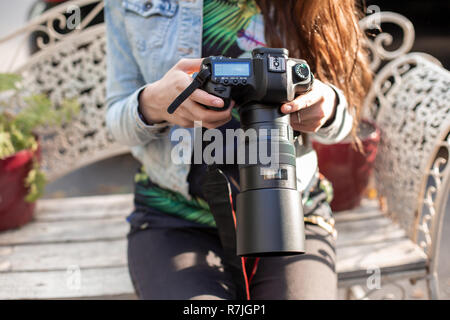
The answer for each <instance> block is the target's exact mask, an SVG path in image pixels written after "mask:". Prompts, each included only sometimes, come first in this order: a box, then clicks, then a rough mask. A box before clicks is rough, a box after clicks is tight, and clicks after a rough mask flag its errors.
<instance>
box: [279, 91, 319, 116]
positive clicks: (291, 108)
mask: <svg viewBox="0 0 450 320" xmlns="http://www.w3.org/2000/svg"><path fill="white" fill-rule="evenodd" d="M323 100H324V97H323V94H322V92H321V91H320V90H311V91H310V92H308V93H305V94H304V95H301V96H298V97H297V98H295V99H294V100H292V101H291V102H289V103H285V104H284V105H282V106H281V111H282V112H283V113H292V112H296V111H299V110H301V109H304V108H307V107H310V106H313V105H314V104H316V103H319V102H321V101H323Z"/></svg>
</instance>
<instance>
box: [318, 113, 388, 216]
mask: <svg viewBox="0 0 450 320" xmlns="http://www.w3.org/2000/svg"><path fill="white" fill-rule="evenodd" d="M358 136H359V138H360V139H361V142H362V144H363V148H364V154H363V153H360V152H359V151H357V150H355V149H354V148H353V146H352V144H351V142H350V141H344V142H341V143H337V144H332V145H324V144H320V143H318V142H316V141H313V147H314V149H315V150H316V152H317V156H318V161H319V171H320V172H321V173H322V174H323V175H324V176H325V177H326V178H327V179H328V180H330V182H331V183H332V184H333V190H334V198H333V201H332V202H331V208H332V209H333V211H342V210H349V209H352V208H355V207H357V206H358V205H359V204H360V202H361V198H362V196H363V194H364V191H365V189H366V187H367V184H368V182H369V178H370V175H371V173H372V170H373V167H374V162H375V157H376V154H377V148H378V143H379V141H380V130H379V129H378V127H377V126H376V125H375V124H374V123H372V122H369V121H362V122H361V125H360V132H359V134H358Z"/></svg>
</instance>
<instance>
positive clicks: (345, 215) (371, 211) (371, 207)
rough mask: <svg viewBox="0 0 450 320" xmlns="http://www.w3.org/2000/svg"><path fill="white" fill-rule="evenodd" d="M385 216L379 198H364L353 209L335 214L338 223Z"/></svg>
mask: <svg viewBox="0 0 450 320" xmlns="http://www.w3.org/2000/svg"><path fill="white" fill-rule="evenodd" d="M381 217H384V215H383V213H382V212H381V210H380V208H379V204H378V200H376V199H373V200H369V199H362V200H361V205H360V206H359V207H357V208H355V209H352V210H346V211H339V212H336V213H335V214H334V218H335V220H336V224H339V223H342V222H349V221H355V220H358V221H361V220H366V219H373V218H381Z"/></svg>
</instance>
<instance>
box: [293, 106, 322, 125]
mask: <svg viewBox="0 0 450 320" xmlns="http://www.w3.org/2000/svg"><path fill="white" fill-rule="evenodd" d="M298 112H299V117H300V119H301V120H302V121H308V120H314V121H321V120H322V119H323V118H324V117H325V113H324V112H323V109H322V107H321V105H320V104H319V103H316V104H315V105H313V106H311V107H308V108H305V109H301V110H299V111H298Z"/></svg>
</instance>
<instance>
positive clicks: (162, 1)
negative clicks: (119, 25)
mask: <svg viewBox="0 0 450 320" xmlns="http://www.w3.org/2000/svg"><path fill="white" fill-rule="evenodd" d="M122 7H123V8H124V10H125V27H126V28H127V29H128V30H127V31H128V34H129V35H130V38H132V39H133V40H134V46H135V49H137V51H139V52H140V54H143V53H145V52H146V51H147V49H150V48H156V47H161V46H162V45H163V43H164V40H165V36H166V33H167V30H168V29H169V26H170V22H171V21H172V18H173V17H174V16H175V14H176V13H177V9H178V3H177V2H175V1H173V0H122Z"/></svg>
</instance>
